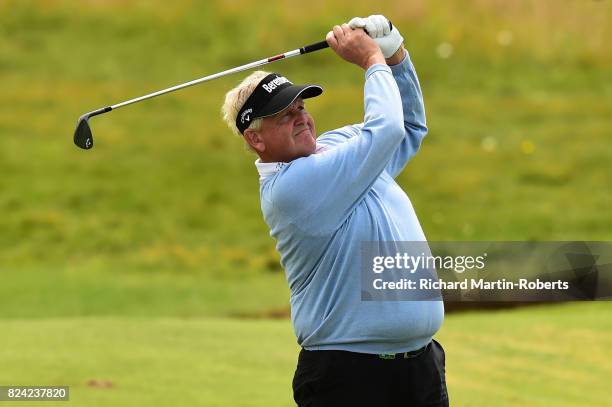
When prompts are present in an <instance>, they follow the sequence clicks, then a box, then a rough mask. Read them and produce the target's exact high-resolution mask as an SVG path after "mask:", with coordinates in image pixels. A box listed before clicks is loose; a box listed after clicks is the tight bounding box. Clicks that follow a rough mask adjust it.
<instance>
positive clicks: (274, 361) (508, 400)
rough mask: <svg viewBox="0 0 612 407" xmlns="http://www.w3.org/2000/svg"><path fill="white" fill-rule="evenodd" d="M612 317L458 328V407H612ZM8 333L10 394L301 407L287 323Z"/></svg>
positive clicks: (109, 323) (466, 320)
mask: <svg viewBox="0 0 612 407" xmlns="http://www.w3.org/2000/svg"><path fill="white" fill-rule="evenodd" d="M609 310H610V308H609V307H607V306H606V304H602V303H593V304H584V303H583V304H567V305H558V306H544V307H537V308H531V309H522V310H513V311H503V312H491V313H481V314H478V313H466V314H456V315H451V316H449V317H448V318H447V320H446V322H445V324H444V327H443V328H442V330H441V331H440V333H439V335H438V336H437V337H438V339H439V340H440V341H441V342H442V344H443V345H444V347H445V349H446V355H447V382H448V387H449V392H450V397H451V405H453V406H496V407H497V406H499V407H510V406H533V407H548V406H552V405H554V406H560V407H561V406H562V407H565V406H605V405H609V397H610V393H609V385H608V379H609V377H610V375H612V326H611V325H610V323H609V320H610V315H609ZM0 329H1V330H2V332H3V335H2V336H0V359H1V360H2V361H3V369H1V370H0V383H4V384H19V383H30V384H33V383H58V384H63V385H69V386H70V404H71V405H78V406H109V405H112V406H117V407H120V406H143V405H156V406H169V405H172V406H177V407H178V406H206V407H213V406H219V407H222V406H237V407H242V406H253V407H254V406H268V407H274V406H279V407H280V406H292V405H294V404H293V402H292V394H291V379H292V377H293V372H294V370H295V363H296V355H297V352H298V348H297V346H296V344H295V340H294V337H293V333H292V331H291V327H290V324H289V322H288V321H272V320H267V321H241V320H235V319H216V318H193V319H178V318H146V319H143V318H126V317H123V318H121V317H115V318H111V317H107V318H102V317H96V318H59V319H55V318H47V319H34V320H21V319H19V320H4V321H0ZM43 404H44V405H64V404H65V403H49V402H45V403H43ZM20 405H26V403H23V404H20ZM32 405H34V404H32ZM36 405H42V404H41V403H38V404H36Z"/></svg>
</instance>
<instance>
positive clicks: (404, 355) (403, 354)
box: [374, 342, 431, 360]
mask: <svg viewBox="0 0 612 407" xmlns="http://www.w3.org/2000/svg"><path fill="white" fill-rule="evenodd" d="M430 345H431V342H429V343H428V344H427V345H425V346H423V347H422V348H419V349H417V350H412V351H410V352H400V353H379V354H378V355H374V356H377V357H378V358H380V359H390V360H393V359H412V358H416V357H417V356H419V355H421V354H422V353H424V352H425V351H426V350H427V348H429V346H430Z"/></svg>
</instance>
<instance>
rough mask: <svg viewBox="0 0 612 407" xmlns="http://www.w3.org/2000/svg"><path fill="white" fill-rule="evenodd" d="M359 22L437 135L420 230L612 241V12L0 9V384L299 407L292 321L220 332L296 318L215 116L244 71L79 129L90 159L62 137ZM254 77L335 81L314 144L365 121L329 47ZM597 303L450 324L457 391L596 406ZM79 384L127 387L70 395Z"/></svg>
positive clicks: (140, 5) (417, 175)
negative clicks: (390, 54) (399, 50)
mask: <svg viewBox="0 0 612 407" xmlns="http://www.w3.org/2000/svg"><path fill="white" fill-rule="evenodd" d="M262 10H265V12H262ZM373 13H382V14H385V15H387V16H389V17H390V18H391V19H392V21H393V23H394V24H395V25H396V26H397V27H399V29H400V30H401V32H402V34H403V36H404V37H405V44H406V47H407V48H408V50H409V51H410V53H411V56H412V59H413V61H414V64H415V65H416V68H417V71H418V73H419V76H420V79H421V85H422V88H423V92H424V97H425V103H426V110H427V116H428V125H429V128H430V132H429V135H428V137H427V138H426V139H425V142H424V144H423V147H422V148H421V150H420V152H419V154H418V155H417V156H416V157H415V159H414V160H413V161H412V162H411V163H410V164H409V166H408V167H407V169H406V170H405V171H404V173H403V174H402V175H401V176H400V178H399V181H400V183H401V185H402V186H403V187H404V189H405V190H406V191H407V193H408V195H409V196H410V198H411V200H412V202H413V204H414V206H415V209H416V212H417V214H418V216H419V218H420V220H421V223H422V225H423V228H424V230H425V233H426V235H427V237H428V238H429V239H430V240H437V241H445V240H581V239H582V240H612V211H611V210H610V207H611V206H612V205H611V199H610V196H611V194H610V190H611V187H612V147H611V143H610V141H611V136H612V127H611V125H610V118H611V117H612V79H611V76H610V73H611V72H612V47H611V46H610V40H609V39H610V38H612V3H611V2H610V1H588V0H567V1H563V2H562V3H560V2H557V1H554V0H521V1H512V2H507V1H493V0H474V1H470V2H464V1H460V0H452V1H451V0H448V1H442V2H435V4H433V3H432V2H426V1H425V0H416V1H411V2H409V3H407V2H403V1H388V2H384V4H374V3H372V2H366V1H351V2H350V3H349V2H329V1H327V2H325V1H322V0H313V1H309V2H308V3H307V4H305V3H290V2H282V3H280V2H279V3H268V4H265V3H262V2H246V1H236V2H192V1H188V0H175V1H173V2H171V3H168V2H162V1H159V0H156V1H130V2H125V1H116V0H115V1H110V0H107V1H101V0H87V1H81V2H75V1H68V0H65V1H28V0H10V1H7V0H0V77H1V78H2V87H1V88H0V214H1V216H0V273H1V274H0V275H1V276H2V283H1V284H0V344H2V345H4V346H2V352H4V353H3V355H2V357H1V358H0V361H1V362H0V365H1V366H2V369H0V384H3V383H9V382H13V380H11V379H15V380H17V379H19V381H23V382H27V383H34V382H36V381H37V380H41V381H43V382H47V381H52V382H54V381H58V382H62V383H64V382H67V383H68V384H71V385H73V386H76V387H75V388H74V389H73V391H74V393H73V400H74V401H77V400H83V402H82V403H80V402H79V403H78V405H108V404H113V405H136V404H140V405H142V404H145V403H149V404H159V405H164V404H171V403H170V402H169V401H168V402H160V401H165V400H169V398H170V397H171V396H172V397H173V398H174V396H175V395H174V394H170V393H169V395H167V396H166V395H164V394H163V391H164V389H172V390H175V391H176V393H180V400H181V403H183V404H184V405H194V404H197V403H196V400H197V401H202V400H204V401H206V405H231V404H233V405H241V404H239V403H236V400H238V399H240V400H244V399H245V398H248V400H250V403H251V404H244V405H290V389H289V384H290V374H291V373H292V369H293V367H294V363H295V356H296V347H295V340H294V338H293V336H292V334H291V332H290V326H289V322H288V321H285V320H284V321H269V320H253V321H248V322H245V321H244V320H238V319H235V318H234V319H231V318H228V317H235V316H245V315H249V316H266V315H274V314H277V313H278V312H277V311H278V310H283V309H286V308H287V306H288V289H287V288H286V283H285V281H284V276H283V273H282V270H281V269H280V266H279V265H278V255H277V254H276V253H275V251H274V241H273V240H272V239H271V238H270V237H269V236H268V230H267V227H266V225H265V224H264V222H263V220H262V218H261V212H260V208H259V188H258V175H257V172H256V170H255V168H254V165H253V161H254V159H255V157H254V156H253V155H251V154H250V153H248V152H246V151H245V149H244V148H243V146H242V142H241V140H239V139H237V138H235V137H232V135H231V134H230V132H229V131H228V130H227V129H226V128H225V127H224V124H223V122H222V120H221V117H220V106H221V103H222V101H223V97H224V94H225V92H226V91H227V90H229V89H230V88H231V87H233V86H234V85H235V84H237V83H238V82H239V81H240V80H241V79H242V78H243V77H244V76H245V75H246V73H245V74H243V75H241V74H238V75H234V76H230V77H226V78H223V79H219V80H217V81H214V82H211V83H207V84H204V85H200V86H196V87H193V88H190V89H187V90H184V91H181V92H178V93H175V94H171V95H166V96H163V97H162V98H159V99H154V100H150V101H146V102H143V103H140V104H137V105H134V106H129V107H126V108H124V109H121V110H118V111H114V112H112V113H109V114H107V115H103V116H99V117H95V118H93V119H92V120H91V122H90V123H91V125H92V128H93V131H94V139H95V143H96V146H95V148H94V149H93V150H91V151H82V150H79V149H77V148H76V147H75V146H74V145H73V144H72V133H73V130H74V125H75V124H76V120H77V118H78V117H79V116H80V115H81V114H83V113H85V112H88V111H91V110H93V109H96V108H99V107H103V106H106V105H109V104H113V103H118V102H120V101H124V100H127V99H131V98H133V97H136V96H140V95H143V94H145V93H148V92H151V91H154V90H158V89H161V88H165V87H168V86H172V85H174V84H177V83H181V82H185V81H188V80H192V79H195V78H198V77H201V76H205V75H208V74H211V73H214V72H218V71H221V70H224V69H227V68H230V67H233V66H236V65H241V64H244V63H247V62H250V61H253V60H257V59H261V58H263V57H265V56H269V55H272V54H276V53H279V52H283V51H287V50H290V49H294V48H296V47H299V46H302V45H305V44H308V43H312V42H316V41H319V40H321V39H323V38H324V36H325V34H326V32H327V31H328V30H329V28H330V27H331V26H332V25H334V24H336V23H339V22H342V21H347V20H348V19H350V18H351V17H353V16H356V15H364V16H365V15H368V14H373ZM255 23H257V25H255ZM266 68H267V69H268V70H275V71H279V72H283V73H284V74H286V75H287V76H288V77H289V78H291V79H292V80H293V81H295V82H314V83H319V84H321V85H322V86H323V87H324V88H325V94H324V95H323V97H321V98H317V99H316V100H312V101H309V102H308V103H307V108H308V110H309V111H310V112H311V113H312V115H313V116H314V118H315V120H316V124H317V130H318V132H319V133H321V132H323V131H326V130H329V129H333V128H336V127H339V126H342V125H345V124H347V123H351V122H358V121H361V118H362V116H363V107H362V104H363V102H362V86H363V73H362V72H360V70H359V69H358V68H356V67H353V66H349V65H348V64H346V63H343V62H342V61H340V60H339V59H338V58H337V57H335V56H334V55H333V53H332V52H331V51H330V50H325V51H321V52H318V53H315V54H311V55H307V56H303V57H298V58H293V59H290V60H287V61H282V62H279V63H275V64H272V65H269V66H267V67H266ZM610 311H612V307H610V306H609V305H608V303H603V304H580V305H572V306H561V307H556V308H542V309H537V310H536V309H533V310H532V309H527V310H522V311H517V312H509V313H503V314H499V315H498V314H483V315H471V314H470V315H459V316H451V317H449V318H448V320H447V323H446V325H444V328H443V331H442V335H441V337H442V340H443V341H448V346H449V347H450V350H449V355H448V357H449V361H450V364H449V372H448V374H449V384H450V386H451V396H453V397H455V399H456V400H457V401H461V402H460V403H458V404H457V405H462V406H463V405H465V406H468V405H469V406H486V405H508V406H509V405H542V406H545V405H551V404H556V405H568V406H569V405H603V404H604V403H598V402H597V401H601V400H604V399H603V398H602V397H603V392H604V391H605V390H604V389H605V387H604V384H603V382H601V379H600V377H606V375H607V376H609V375H610V373H611V372H610V353H609V349H610V334H611V333H610V322H609V313H610ZM548 312H550V319H549V317H548ZM502 315H503V318H502ZM581 315H585V316H588V317H585V318H586V319H585V320H581V319H580V316H581ZM180 318H189V319H180ZM210 318H212V319H210ZM505 321H507V322H505ZM581 327H582V328H581ZM468 328H469V329H468ZM481 330H482V332H483V335H482V336H481V335H479V333H480V332H481ZM210 332H212V333H213V334H209V333H210ZM124 334H125V336H124ZM506 336H507V338H508V339H506ZM512 338H515V339H512ZM543 344H544V345H545V347H544V348H541V347H540V346H543ZM73 345H74V346H73ZM183 345H184V347H185V348H184V349H182V348H181V346H183ZM445 345H446V344H445ZM604 345H605V347H604ZM584 346H586V347H587V348H588V351H587V350H582V349H583V347H584ZM261 347H264V348H265V349H264V350H263V351H261V352H258V351H257V350H259V349H262V348H261ZM549 347H550V348H549ZM49 349H57V353H45V350H49ZM181 349H182V350H181ZM107 351H108V352H111V353H110V354H108V353H105V352H107ZM508 351H510V353H508ZM557 351H558V352H560V353H555V352H557ZM211 352H219V353H214V355H213V354H211ZM240 352H243V353H244V352H246V354H247V355H248V359H247V362H248V363H247V364H248V366H242V365H239V364H236V362H237V361H236V357H237V356H236V355H237V354H239V353H240ZM472 352H482V355H484V356H482V355H481V354H479V353H472ZM513 352H514V353H513ZM593 355H596V356H593ZM481 358H482V359H481ZM599 358H601V359H599ZM194 361H195V362H194ZM487 362H489V363H487ZM530 362H533V363H530ZM194 363H195V364H194ZM62 366H64V367H62ZM551 366H552V367H554V369H549V368H550V367H551ZM183 368H184V370H183ZM216 369H219V370H216ZM93 376H96V377H97V376H108V378H109V379H110V380H113V381H117V383H119V384H118V385H117V387H116V388H113V389H112V390H108V391H107V390H105V389H86V388H84V389H83V392H81V391H80V388H79V386H81V387H82V386H84V381H85V380H87V379H89V378H90V377H93ZM545 379H546V380H545ZM237 382H238V383H239V385H238V386H236V383H237ZM245 383H253V387H243V386H244V384H245ZM256 384H257V385H260V388H259V389H256V388H255V386H256ZM489 384H490V386H489ZM192 385H193V387H192ZM198 385H199V387H197V386H198ZM98 390H100V391H99V392H98ZM498 390H499V391H498ZM581 390H582V393H581ZM149 391H152V392H153V393H149ZM538 391H540V392H538ZM578 395H580V396H581V397H584V398H581V397H578ZM165 397H168V398H167V399H166V398H165ZM177 397H179V396H177ZM224 397H230V398H233V399H232V400H233V401H232V402H231V403H230V402H229V401H228V399H226V398H224ZM589 397H590V398H589ZM81 398H82V399H81ZM498 398H501V400H502V401H500V403H497V402H495V403H492V402H491V399H493V400H495V401H497V400H498ZM279 400H280V401H279ZM585 400H590V401H592V403H587V402H586V401H585ZM154 401H155V402H154ZM548 401H550V403H549V402H548ZM122 403H123V404H122ZM215 403H217V404H215ZM275 403H276V404H275ZM283 403H284V404H283ZM504 403H505V404H504ZM564 403H565V404H564Z"/></svg>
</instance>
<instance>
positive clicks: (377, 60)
mask: <svg viewBox="0 0 612 407" xmlns="http://www.w3.org/2000/svg"><path fill="white" fill-rule="evenodd" d="M376 64H383V65H384V64H385V57H383V55H382V53H377V54H374V55H372V56H370V57H369V58H368V59H367V60H366V61H365V63H364V64H363V65H362V66H361V67H362V68H363V69H364V70H365V71H367V70H368V69H369V68H370V67H371V66H372V65H376Z"/></svg>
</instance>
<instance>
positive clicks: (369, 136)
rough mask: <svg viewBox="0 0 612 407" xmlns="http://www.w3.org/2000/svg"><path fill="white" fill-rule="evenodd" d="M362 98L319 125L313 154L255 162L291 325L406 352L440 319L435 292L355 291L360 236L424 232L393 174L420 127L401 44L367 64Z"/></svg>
mask: <svg viewBox="0 0 612 407" xmlns="http://www.w3.org/2000/svg"><path fill="white" fill-rule="evenodd" d="M364 101H365V117H364V122H363V123H360V124H355V125H349V126H346V127H342V128H339V129H336V130H332V131H328V132H326V133H323V134H322V135H321V136H320V137H319V138H318V139H317V152H316V153H315V154H312V155H310V156H308V157H303V158H298V159H296V160H294V161H291V162H289V163H260V162H259V161H257V162H256V165H257V168H258V170H259V172H260V197H261V209H262V212H263V215H264V219H265V221H266V223H267V224H268V226H269V227H270V235H271V236H272V237H273V238H274V239H275V240H276V242H277V245H276V248H277V250H278V252H279V253H280V256H281V264H282V266H283V268H284V269H285V274H286V277H287V282H288V283H289V288H290V290H291V318H292V323H293V327H294V330H295V334H296V336H297V340H298V343H299V344H300V345H301V346H302V347H304V348H305V349H307V350H324V349H325V350H327V349H337V350H347V351H352V352H361V353H398V352H407V351H411V350H415V349H418V348H420V347H422V346H424V345H426V344H427V343H428V342H429V341H430V340H431V338H432V336H433V335H434V334H435V333H436V332H437V331H438V329H439V328H440V326H441V324H442V321H443V319H444V306H443V303H442V302H441V301H362V300H361V268H360V267H361V265H360V262H361V251H360V250H361V242H365V241H425V240H426V239H425V235H424V234H423V230H422V229H421V225H420V223H419V220H418V218H417V216H416V214H415V211H414V208H413V207H412V204H411V202H410V199H409V198H408V196H407V195H406V193H405V192H404V191H403V190H402V189H401V187H400V186H399V185H398V184H397V183H396V182H395V180H394V178H395V177H397V175H398V174H399V173H400V172H401V171H402V170H403V168H404V167H405V165H406V163H407V162H408V161H409V160H410V158H411V157H412V156H414V154H415V153H416V152H417V150H418V149H419V146H420V144H421V141H422V140H423V137H425V134H426V133H427V127H426V122H425V109H424V105H423V98H422V94H421V89H420V86H419V82H418V79H417V76H416V73H415V70H414V67H413V65H412V62H411V61H410V57H409V55H408V53H406V57H405V58H404V60H403V61H402V62H401V63H400V64H398V65H395V66H392V67H389V66H387V65H382V64H376V65H373V66H371V67H370V68H369V69H368V70H367V72H366V73H365V86H364Z"/></svg>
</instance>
